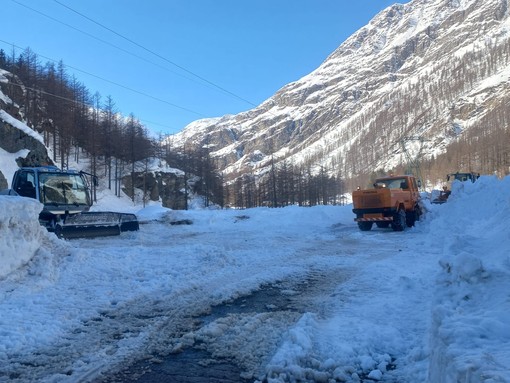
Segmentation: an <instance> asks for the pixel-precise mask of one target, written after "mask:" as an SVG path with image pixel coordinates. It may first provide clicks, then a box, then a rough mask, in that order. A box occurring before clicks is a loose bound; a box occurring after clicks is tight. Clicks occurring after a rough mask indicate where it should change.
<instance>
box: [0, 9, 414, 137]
mask: <svg viewBox="0 0 510 383" xmlns="http://www.w3.org/2000/svg"><path fill="white" fill-rule="evenodd" d="M400 2H401V3H402V2H407V1H400ZM394 3H395V1H392V0H356V1H347V0H256V1H255V0H189V1H188V0H186V1H185V0H179V1H177V0H148V1H145V2H142V1H140V0H86V1H79V0H37V1H36V0H2V4H1V5H0V9H1V13H2V32H1V33H0V49H3V50H4V51H6V52H7V53H10V52H12V49H13V46H14V47H15V49H16V50H17V51H18V53H19V52H21V50H22V49H24V48H27V47H30V48H31V49H32V51H34V52H35V53H37V54H38V55H39V57H40V60H41V62H42V63H46V62H48V61H51V60H55V61H59V60H62V61H63V62H64V64H65V65H66V66H67V70H68V73H69V74H71V75H72V74H74V75H75V76H76V78H77V79H78V80H79V81H80V82H82V83H83V84H84V85H85V86H86V87H87V88H88V89H89V90H90V92H91V93H95V92H96V91H97V92H99V93H100V94H101V96H102V98H103V100H105V98H106V96H111V97H112V98H113V100H114V102H115V104H116V107H117V110H118V111H119V112H120V113H122V114H123V115H126V116H127V115H129V114H130V113H133V114H134V115H135V117H137V118H138V119H139V120H140V121H142V123H143V124H144V125H146V126H147V127H148V128H149V129H150V130H151V131H153V132H155V133H162V134H172V133H176V132H178V131H180V130H182V129H183V128H184V127H185V126H186V125H187V124H188V123H190V122H192V121H194V120H197V119H200V118H206V117H218V116H222V115H225V114H235V113H239V112H242V111H245V110H249V109H252V108H253V107H254V105H258V104H260V103H261V102H263V101H264V100H266V99H267V98H269V97H271V96H272V95H273V94H274V93H275V92H276V91H277V90H278V89H280V88H281V87H282V86H284V85H285V84H288V83H290V82H292V81H295V80H298V79H299V78H301V77H303V76H305V75H306V74H308V73H310V72H311V71H313V70H314V69H316V68H317V67H318V66H319V65H320V64H321V63H322V62H323V61H324V60H325V59H326V58H327V56H328V55H329V54H331V53H332V52H333V51H334V50H335V49H336V48H337V47H338V46H339V45H340V44H341V43H342V42H343V41H345V40H346V39H347V38H348V37H349V36H350V35H351V34H353V33H354V32H355V31H357V30H358V29H359V28H361V27H363V26H364V25H366V24H367V23H368V22H369V21H370V19H372V18H373V17H374V16H375V15H376V14H377V13H379V12H380V11H381V10H383V9H385V8H386V7H388V6H390V5H391V4H394ZM141 4H143V5H142V6H141ZM105 27H106V28H105Z"/></svg>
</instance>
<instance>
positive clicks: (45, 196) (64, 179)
mask: <svg viewBox="0 0 510 383" xmlns="http://www.w3.org/2000/svg"><path fill="white" fill-rule="evenodd" d="M87 175H88V176H90V177H91V178H92V180H93V182H97V181H96V178H95V177H94V176H92V175H90V174H87V173H85V172H78V171H75V170H60V169H59V168H57V167H55V166H41V167H33V168H20V169H18V170H17V171H16V172H15V173H14V177H13V180H12V183H11V188H12V190H11V191H10V192H9V194H14V195H20V196H23V197H29V198H34V199H36V200H38V201H39V202H41V203H42V204H43V205H44V207H43V210H42V211H41V213H40V215H39V222H40V223H41V225H43V226H45V227H46V228H47V229H48V231H52V232H55V234H56V235H57V236H58V237H61V238H82V237H100V236H109V235H119V234H120V233H121V232H123V231H135V230H138V229H139V224H138V219H137V218H136V215H134V214H129V213H116V212H91V211H89V209H90V207H91V206H92V198H91V196H90V188H89V182H88V179H87ZM12 191H14V193H13V192H12Z"/></svg>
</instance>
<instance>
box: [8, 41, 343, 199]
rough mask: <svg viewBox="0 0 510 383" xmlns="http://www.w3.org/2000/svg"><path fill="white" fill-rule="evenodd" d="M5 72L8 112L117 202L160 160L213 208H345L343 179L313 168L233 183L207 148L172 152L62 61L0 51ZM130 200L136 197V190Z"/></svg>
mask: <svg viewBox="0 0 510 383" xmlns="http://www.w3.org/2000/svg"><path fill="white" fill-rule="evenodd" d="M0 69H4V70H5V71H7V72H8V74H6V77H7V80H8V81H7V82H6V83H0V86H1V89H2V91H3V93H4V94H6V95H7V96H8V97H9V98H10V99H11V100H12V102H13V105H6V106H5V108H6V111H7V112H8V113H10V114H12V115H13V117H15V118H17V119H19V120H21V121H23V122H25V123H26V124H27V125H28V126H29V127H31V128H32V129H34V130H35V131H37V132H39V133H40V134H41V135H42V136H43V138H44V142H45V145H46V146H47V147H48V148H50V149H51V151H50V152H51V154H52V160H53V162H54V164H56V165H57V166H59V167H61V168H62V169H67V168H68V167H69V163H70V162H73V163H78V164H80V162H84V160H87V165H88V166H89V167H88V168H87V171H89V172H90V173H91V174H93V175H97V176H100V177H103V178H105V179H107V180H108V181H107V185H108V188H110V189H112V190H114V191H115V194H116V195H120V193H121V188H122V185H121V183H122V182H121V177H122V174H124V173H126V170H127V171H129V172H130V173H131V176H132V182H130V185H131V187H132V188H133V187H134V185H135V184H136V181H135V179H136V178H137V174H140V173H143V172H144V171H146V169H145V168H144V160H147V159H149V158H153V157H156V158H162V159H165V160H166V161H167V162H168V164H169V165H170V166H171V167H175V168H178V169H181V170H182V171H183V172H184V174H185V175H184V178H185V184H186V185H190V184H191V183H192V187H190V189H192V191H193V192H195V193H198V194H200V195H201V196H202V197H203V199H204V201H205V204H206V206H207V205H209V204H216V205H219V206H222V207H223V206H227V205H228V206H235V207H241V208H248V207H255V206H271V207H280V206H287V205H291V204H299V205H317V204H337V203H342V202H343V199H342V194H343V182H342V180H341V178H340V177H337V176H331V175H329V174H328V172H327V171H324V170H323V171H321V172H320V173H319V174H314V173H313V172H312V171H311V168H302V167H300V168H296V167H295V166H293V165H292V164H290V163H288V162H283V163H279V164H274V163H273V164H272V166H271V167H270V170H269V171H268V172H267V174H265V175H262V176H255V175H253V174H245V175H242V176H241V177H239V178H238V179H237V181H236V182H234V183H226V182H224V180H223V178H222V176H221V174H220V172H219V171H218V167H217V166H216V163H215V161H214V160H213V159H212V157H211V155H210V153H209V150H208V149H207V148H200V147H198V148H193V149H192V148H191V146H189V147H188V148H180V149H175V148H173V149H170V146H169V145H168V144H167V145H164V144H162V143H163V142H165V140H163V137H154V136H153V135H151V133H150V132H149V131H148V129H147V128H146V127H145V126H144V125H143V124H142V123H141V122H140V121H139V120H138V119H137V118H136V117H135V115H134V114H133V113H131V114H130V115H129V116H127V117H126V116H123V115H121V114H120V113H119V111H118V110H117V108H116V105H115V101H114V100H113V98H112V97H111V96H106V97H102V96H101V95H100V94H99V93H98V92H95V93H92V92H91V91H90V90H89V89H88V88H87V87H86V85H85V84H83V83H82V82H81V81H79V80H78V79H77V78H76V77H75V76H74V75H72V74H69V72H68V71H67V69H66V66H65V64H64V63H63V62H62V61H59V62H58V63H55V62H46V63H42V62H41V60H40V59H39V57H38V56H37V54H36V53H34V52H33V51H32V50H31V49H30V48H27V49H25V50H24V51H23V52H21V53H20V54H17V53H16V52H15V51H14V50H13V52H12V53H11V54H10V55H8V54H6V52H5V51H3V50H0ZM14 105H16V107H14ZM167 142H168V141H167ZM145 164H146V162H145ZM188 181H190V182H188ZM191 181H192V182H191ZM186 192H188V191H186ZM144 193H145V190H144ZM130 195H131V196H134V190H131V193H130Z"/></svg>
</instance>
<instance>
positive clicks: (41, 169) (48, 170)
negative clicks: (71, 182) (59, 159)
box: [19, 165, 79, 174]
mask: <svg viewBox="0 0 510 383" xmlns="http://www.w3.org/2000/svg"><path fill="white" fill-rule="evenodd" d="M19 170H33V171H34V172H36V173H62V174H79V172H78V171H77V170H73V169H69V170H61V169H59V168H58V167H56V166H49V165H48V166H34V167H29V166H28V167H22V168H20V169H19Z"/></svg>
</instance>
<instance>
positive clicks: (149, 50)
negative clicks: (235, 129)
mask: <svg viewBox="0 0 510 383" xmlns="http://www.w3.org/2000/svg"><path fill="white" fill-rule="evenodd" d="M53 1H54V2H56V3H57V4H59V5H60V6H62V7H64V8H67V9H68V10H70V11H71V12H74V13H76V14H77V15H79V16H81V17H83V18H85V19H87V20H88V21H90V22H92V23H94V24H96V25H98V26H100V27H101V28H103V29H106V30H107V31H109V32H111V33H113V34H114V35H116V36H118V37H120V38H122V39H124V40H126V41H128V42H129V43H131V44H133V45H135V46H137V47H138V48H141V49H143V50H145V51H146V52H149V53H150V54H152V55H154V56H156V57H158V58H160V59H161V60H163V61H165V62H167V63H169V64H171V65H173V66H175V67H176V68H179V69H180V70H182V71H184V72H186V73H188V74H190V75H192V76H194V77H196V78H198V79H200V80H201V81H203V82H205V83H207V84H209V85H211V86H213V87H215V88H217V89H219V90H221V91H222V92H224V93H227V94H229V95H231V96H233V97H235V98H237V99H238V100H241V101H244V102H246V103H247V104H249V105H251V106H254V107H256V106H257V105H256V104H254V103H252V102H251V101H249V100H247V99H245V98H243V97H241V96H239V95H237V94H235V93H233V92H231V91H229V90H227V89H225V88H224V87H222V86H220V85H218V84H215V83H214V82H212V81H210V80H208V79H206V78H205V77H203V76H200V75H198V74H196V73H195V72H193V71H191V70H189V69H187V68H185V67H183V66H182V65H179V64H177V63H175V62H174V61H171V60H169V59H167V58H166V57H164V56H162V55H160V54H159V53H157V52H154V51H153V50H151V49H149V48H147V47H145V46H143V45H141V44H139V43H137V42H136V41H134V40H132V39H130V38H129V37H126V36H124V35H122V34H120V33H118V32H116V31H114V30H113V29H111V28H109V27H107V26H106V25H104V24H101V23H100V22H98V21H96V20H94V19H92V18H90V17H88V16H86V15H84V14H83V13H81V12H78V11H77V10H75V9H73V8H71V7H69V6H68V5H66V4H63V3H61V2H60V1H58V0H53Z"/></svg>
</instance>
